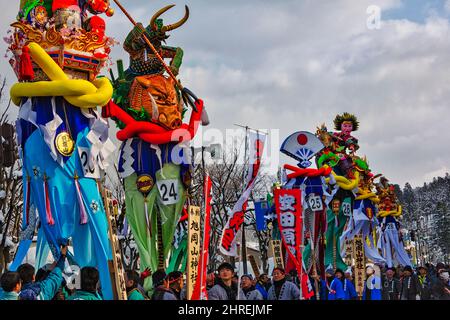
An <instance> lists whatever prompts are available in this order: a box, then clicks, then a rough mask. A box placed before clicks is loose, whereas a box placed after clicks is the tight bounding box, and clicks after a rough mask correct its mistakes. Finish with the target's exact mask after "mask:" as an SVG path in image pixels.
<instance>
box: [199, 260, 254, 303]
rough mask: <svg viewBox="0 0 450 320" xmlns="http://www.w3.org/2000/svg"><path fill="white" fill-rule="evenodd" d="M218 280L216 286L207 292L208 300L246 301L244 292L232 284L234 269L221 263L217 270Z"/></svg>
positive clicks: (226, 263)
mask: <svg viewBox="0 0 450 320" xmlns="http://www.w3.org/2000/svg"><path fill="white" fill-rule="evenodd" d="M217 272H218V273H219V279H218V280H217V284H216V285H215V286H213V287H212V288H211V289H210V290H209V291H208V299H209V300H246V298H245V294H244V292H243V291H242V290H241V289H239V288H238V286H237V284H236V283H233V277H234V268H233V266H232V265H231V264H229V263H228V262H224V263H222V264H221V265H220V266H219V268H218V269H217Z"/></svg>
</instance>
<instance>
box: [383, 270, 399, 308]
mask: <svg viewBox="0 0 450 320" xmlns="http://www.w3.org/2000/svg"><path fill="white" fill-rule="evenodd" d="M382 283H383V287H382V300H399V298H400V281H399V280H398V279H397V278H396V277H395V269H394V268H388V269H387V270H386V273H385V275H384V277H383V280H382Z"/></svg>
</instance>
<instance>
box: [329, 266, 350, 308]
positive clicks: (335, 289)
mask: <svg viewBox="0 0 450 320" xmlns="http://www.w3.org/2000/svg"><path fill="white" fill-rule="evenodd" d="M326 273H327V274H329V275H331V276H334V279H333V280H332V281H331V283H330V286H329V288H328V300H344V298H345V292H344V286H343V283H342V280H343V278H344V272H343V271H342V270H341V269H336V272H333V270H330V269H329V270H328V271H326Z"/></svg>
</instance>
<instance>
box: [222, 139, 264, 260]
mask: <svg viewBox="0 0 450 320" xmlns="http://www.w3.org/2000/svg"><path fill="white" fill-rule="evenodd" d="M265 141H266V136H265V135H260V134H258V133H257V132H249V149H250V153H249V163H248V169H247V176H246V178H245V185H244V186H245V187H244V191H243V193H242V195H241V196H240V198H239V200H238V201H237V202H236V204H235V205H234V207H233V211H232V212H231V214H230V217H229V219H228V222H227V224H226V226H225V227H224V228H223V232H222V236H221V239H220V244H219V249H220V252H221V253H222V254H224V255H227V256H237V253H236V235H237V233H238V232H239V230H240V229H241V225H242V224H243V223H244V216H245V215H244V213H245V209H246V208H247V200H248V198H249V197H250V194H251V192H252V190H253V187H254V184H255V181H256V177H257V176H258V172H259V168H260V166H261V157H262V154H263V150H264V144H265Z"/></svg>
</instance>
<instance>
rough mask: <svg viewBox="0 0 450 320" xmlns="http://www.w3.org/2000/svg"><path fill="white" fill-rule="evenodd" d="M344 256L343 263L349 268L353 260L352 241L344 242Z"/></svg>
mask: <svg viewBox="0 0 450 320" xmlns="http://www.w3.org/2000/svg"><path fill="white" fill-rule="evenodd" d="M344 249H345V256H344V262H345V264H346V265H348V266H351V265H353V261H352V260H353V259H352V253H353V239H352V240H348V239H347V240H345V247H344Z"/></svg>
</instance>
